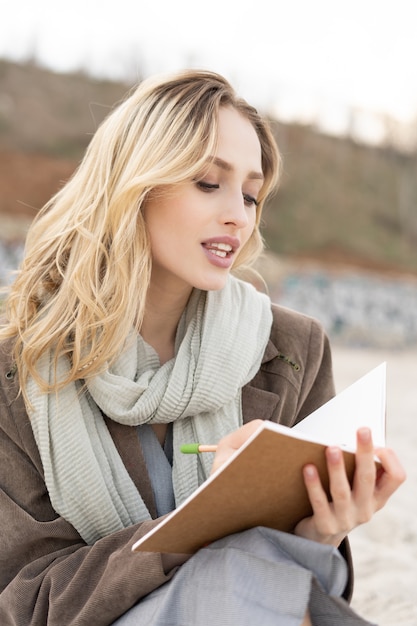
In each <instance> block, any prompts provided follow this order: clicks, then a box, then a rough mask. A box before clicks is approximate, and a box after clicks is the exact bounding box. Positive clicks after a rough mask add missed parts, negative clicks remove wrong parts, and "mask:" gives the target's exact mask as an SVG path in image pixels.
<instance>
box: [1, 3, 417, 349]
mask: <svg viewBox="0 0 417 626" xmlns="http://www.w3.org/2000/svg"><path fill="white" fill-rule="evenodd" d="M3 4H4V6H3V9H4V10H3V11H2V19H1V21H0V282H2V283H5V282H7V281H9V280H10V279H11V278H10V272H9V270H10V269H12V268H14V266H15V265H16V264H17V263H18V260H19V259H20V257H21V254H22V247H23V240H24V234H25V231H26V229H27V226H28V223H29V222H30V220H31V219H32V218H33V216H34V215H35V213H36V211H37V210H38V209H39V207H41V206H42V205H43V203H44V202H45V201H46V200H47V199H48V198H49V197H50V196H51V195H52V194H53V193H54V192H55V191H56V190H57V189H58V188H59V187H60V186H61V185H62V184H63V182H64V181H65V180H66V179H68V177H69V176H70V174H71V172H72V171H73V170H74V168H75V167H76V165H77V163H78V161H79V160H80V158H81V156H82V154H83V152H84V150H85V147H86V146H87V144H88V142H89V139H90V137H91V135H92V133H94V131H95V129H96V128H97V126H98V124H99V123H100V121H101V120H102V119H103V118H104V116H105V115H106V114H107V113H108V112H109V111H110V109H111V107H112V106H113V105H114V104H115V103H116V102H118V101H119V100H120V99H121V98H122V97H123V96H124V95H125V94H126V92H127V91H128V89H129V88H130V87H131V86H132V85H134V84H135V83H137V82H138V81H140V80H141V79H142V78H144V77H146V76H148V75H150V74H154V73H161V72H166V71H171V70H174V69H180V68H183V67H204V68H207V69H213V70H216V71H219V72H221V73H223V74H224V75H226V77H227V78H229V79H230V80H231V82H232V83H233V84H234V86H235V87H236V88H237V90H238V91H239V92H240V93H241V94H242V95H243V96H244V97H246V98H247V99H248V100H249V101H250V102H251V103H253V104H255V105H256V106H257V107H258V108H259V109H260V110H261V111H262V112H263V113H264V114H266V115H268V116H269V117H270V119H271V121H272V124H273V128H274V132H275V134H276V137H277V141H278V144H279V146H280V149H281V152H282V155H283V160H284V169H283V176H282V182H281V187H280V190H279V192H278V193H277V194H276V196H275V197H274V198H273V199H272V200H271V202H270V203H269V206H268V207H267V210H266V212H265V218H264V224H263V233H264V236H265V240H266V243H267V255H266V256H265V258H264V259H263V260H262V262H261V264H260V269H261V271H262V273H263V274H264V276H265V278H266V280H267V282H268V285H269V288H270V291H271V295H272V297H273V299H274V300H277V301H280V302H281V303H282V304H285V305H287V306H291V307H294V308H297V309H299V310H303V311H305V312H306V313H309V314H311V315H315V316H317V317H319V318H320V319H321V321H322V322H323V324H324V325H325V327H326V329H327V331H328V332H329V334H330V335H331V338H332V339H333V340H334V341H336V342H339V343H342V344H346V343H348V344H349V345H360V346H363V345H372V346H374V345H378V346H382V347H390V348H391V347H392V348H403V347H407V346H410V345H411V344H416V345H417V175H416V174H417V80H416V79H417V69H416V63H415V61H416V59H417V38H416V36H415V20H414V17H415V8H414V7H415V3H414V1H413V0H396V1H394V0H384V2H383V3H381V2H378V1H376V0H375V1H374V0H351V1H349V2H347V1H339V2H332V1H331V0H317V1H315V2H314V3H312V2H309V0H293V1H291V2H283V1H282V0H274V1H273V2H272V1H270V0H258V2H257V3H253V2H249V0H240V1H239V2H237V1H236V2H233V1H230V2H224V1H221V0H212V1H211V2H210V3H208V4H207V5H198V4H196V3H195V2H191V0H177V2H175V3H172V2H167V1H165V2H164V1H161V0H160V1H155V2H153V3H149V2H141V1H135V0H119V1H118V2H117V4H114V3H113V2H110V1H108V0H101V1H100V2H99V1H98V0H83V1H81V0H73V2H71V3H61V2H56V1H52V0H51V1H49V0H39V1H38V2H36V3H32V2H30V0H16V1H15V2H13V3H9V2H7V3H6V2H4V3H3Z"/></svg>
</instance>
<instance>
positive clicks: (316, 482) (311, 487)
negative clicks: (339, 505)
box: [303, 465, 330, 518]
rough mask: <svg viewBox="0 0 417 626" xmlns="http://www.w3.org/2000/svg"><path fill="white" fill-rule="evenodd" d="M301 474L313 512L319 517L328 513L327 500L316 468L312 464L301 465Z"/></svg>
mask: <svg viewBox="0 0 417 626" xmlns="http://www.w3.org/2000/svg"><path fill="white" fill-rule="evenodd" d="M303 476H304V484H305V487H306V489H307V494H308V498H309V500H310V504H311V508H312V509H313V514H314V515H316V516H318V517H320V518H322V517H323V516H327V515H329V513H330V505H329V500H328V497H327V493H326V491H325V490H324V488H323V485H322V484H321V480H320V476H319V473H318V471H317V468H316V467H315V466H314V465H305V466H304V467H303Z"/></svg>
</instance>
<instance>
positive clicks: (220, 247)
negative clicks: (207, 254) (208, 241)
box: [212, 243, 232, 252]
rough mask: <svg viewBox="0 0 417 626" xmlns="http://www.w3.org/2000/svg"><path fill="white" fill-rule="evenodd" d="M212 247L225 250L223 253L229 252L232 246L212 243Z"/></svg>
mask: <svg viewBox="0 0 417 626" xmlns="http://www.w3.org/2000/svg"><path fill="white" fill-rule="evenodd" d="M212 246H214V247H215V248H217V249H218V250H225V252H231V251H232V246H231V245H230V244H229V243H213V244H212Z"/></svg>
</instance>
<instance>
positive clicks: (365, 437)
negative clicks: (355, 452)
mask: <svg viewBox="0 0 417 626" xmlns="http://www.w3.org/2000/svg"><path fill="white" fill-rule="evenodd" d="M358 436H359V439H360V440H361V442H362V443H369V442H370V441H371V437H372V435H371V430H370V429H369V428H360V429H359V430H358Z"/></svg>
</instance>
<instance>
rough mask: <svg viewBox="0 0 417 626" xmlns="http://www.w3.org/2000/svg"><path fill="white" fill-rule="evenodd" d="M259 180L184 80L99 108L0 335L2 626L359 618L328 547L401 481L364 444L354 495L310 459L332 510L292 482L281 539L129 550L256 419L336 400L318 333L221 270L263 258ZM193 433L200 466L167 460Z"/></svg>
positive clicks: (248, 113)
mask: <svg viewBox="0 0 417 626" xmlns="http://www.w3.org/2000/svg"><path fill="white" fill-rule="evenodd" d="M278 169H279V155H278V151H277V148H276V145H275V142H274V139H273V136H272V134H271V131H270V130H269V128H268V125H267V123H266V122H265V121H264V120H262V119H261V118H260V116H259V115H258V113H257V112H256V111H255V110H254V109H253V108H252V107H250V106H249V105H248V104H247V103H246V102H244V101H243V100H241V99H239V98H238V97H237V96H236V95H235V93H234V92H233V90H232V88H231V87H230V85H229V84H228V83H227V82H226V81H225V80H224V79H223V78H222V77H221V76H218V75H217V74H214V73H211V72H199V71H189V72H183V73H180V74H178V75H174V76H171V77H165V78H162V79H161V78H158V79H156V80H148V81H145V82H144V83H142V84H141V85H140V86H139V87H138V88H137V89H136V90H135V91H133V93H132V94H131V95H130V97H128V98H127V99H126V101H125V102H124V103H122V104H121V105H120V106H119V107H118V108H116V109H115V110H114V111H113V112H112V113H111V115H110V116H109V117H108V118H107V120H106V121H105V122H104V123H103V124H102V126H101V127H100V128H99V129H98V131H97V133H96V134H95V136H94V138H93V140H92V141H91V144H90V146H89V148H88V150H87V152H86V155H85V158H84V159H83V161H82V163H81V164H80V166H79V168H78V170H77V171H76V173H75V174H74V176H73V177H72V179H71V180H70V181H69V182H68V183H67V184H66V185H65V186H64V187H63V189H62V190H61V191H60V192H59V193H58V194H57V195H56V196H55V197H54V198H53V199H52V200H51V201H50V202H49V203H48V204H47V205H46V207H45V208H44V209H43V210H42V211H41V213H40V214H39V216H38V217H37V219H36V220H35V222H34V223H33V225H32V228H31V230H30V232H29V235H28V238H27V246H26V256H25V259H24V261H23V264H22V266H21V268H20V271H19V274H18V276H17V279H16V281H15V283H14V285H13V286H12V287H11V288H10V293H9V296H8V300H7V320H6V322H5V323H4V325H3V327H2V330H1V335H0V338H1V339H2V343H1V374H0V375H1V395H0V398H1V399H0V426H1V428H0V437H1V438H0V451H1V452H0V453H1V460H0V485H1V492H0V494H1V495H0V498H1V502H0V519H1V527H2V529H3V535H4V540H3V541H2V547H1V573H0V578H1V590H2V592H1V595H0V622H1V623H2V624H19V625H23V624H24V625H25V626H27V625H28V624H36V625H38V624H39V625H41V624H59V625H62V624H65V625H69V624H97V625H105V624H111V623H119V624H135V623H137V624H139V623H144V624H145V623H146V624H149V623H151V624H155V625H158V624H178V625H181V626H184V625H185V624H193V626H196V625H199V624H211V623H217V622H220V623H227V624H240V625H242V624H252V623H253V620H254V619H258V620H259V621H260V622H261V623H262V624H263V625H264V626H265V625H268V624H304V625H305V624H311V623H313V624H314V623H320V624H321V625H323V624H327V623H329V624H332V625H334V624H337V623H343V624H363V623H366V622H365V621H364V620H362V619H361V618H360V617H359V616H357V615H356V614H355V613H354V612H353V611H351V609H350V608H349V606H348V603H347V602H346V600H345V599H344V598H349V595H350V589H351V580H352V577H351V572H350V576H348V575H347V569H348V568H347V567H346V564H347V563H348V564H349V556H348V549H347V544H346V540H345V538H346V535H347V533H348V532H349V531H350V530H351V529H352V528H354V527H355V526H356V525H357V524H359V523H362V522H364V521H366V520H367V519H369V518H370V517H371V516H372V514H373V513H374V512H375V511H376V510H378V509H379V508H381V507H382V506H383V505H384V504H385V502H386V501H387V500H388V498H389V497H390V495H391V494H392V493H393V492H394V491H395V490H396V488H397V487H398V486H399V485H400V483H401V482H402V481H403V479H404V473H403V470H402V468H401V465H400V464H399V462H398V460H397V459H396V456H395V455H394V453H393V452H391V451H389V450H385V449H384V450H381V451H379V456H380V458H381V462H382V465H383V468H384V471H383V473H382V474H381V475H378V476H376V475H375V464H374V460H373V458H374V456H373V455H374V450H373V446H372V441H371V437H370V433H369V432H368V431H367V430H366V429H362V430H361V431H359V433H358V452H357V469H356V475H355V482H354V485H353V488H352V489H351V488H350V486H349V484H348V482H347V480H346V474H345V470H344V465H343V459H342V456H341V453H340V450H339V449H337V448H330V449H329V450H328V451H327V458H328V467H329V473H330V479H331V491H332V496H333V499H332V502H331V503H328V502H327V498H326V497H325V494H324V492H323V489H322V487H321V484H320V481H319V478H318V476H317V472H316V471H315V468H314V467H312V466H307V467H306V468H305V483H306V486H307V490H308V493H309V496H310V499H311V503H312V508H313V515H312V516H311V517H309V518H307V519H305V520H302V521H301V522H300V523H299V524H298V525H297V527H296V528H295V529H294V534H287V535H285V534H283V533H278V532H277V531H272V530H270V529H252V530H251V531H247V532H246V533H240V534H237V535H234V536H231V537H226V538H224V539H223V540H221V541H220V542H215V543H214V544H213V545H212V546H208V547H207V548H204V549H203V550H200V551H199V552H198V553H197V554H196V555H194V556H193V557H191V558H190V557H189V556H185V555H168V554H148V553H143V554H133V553H132V552H131V546H132V545H133V543H134V542H136V541H137V540H138V539H139V538H140V537H141V536H143V534H145V533H146V532H147V531H149V530H150V529H151V528H152V527H154V526H155V525H156V524H158V522H159V521H160V518H161V517H162V516H163V515H165V514H166V513H168V512H169V511H170V510H172V509H173V508H174V507H176V506H177V505H178V504H179V503H181V502H182V501H183V500H184V499H185V498H186V497H187V496H188V495H189V494H190V493H192V492H193V490H194V489H195V488H196V487H197V486H198V485H199V484H201V482H202V481H204V480H205V479H206V478H207V476H208V475H209V474H210V472H211V471H213V469H216V468H217V467H218V466H220V465H221V464H222V463H223V462H224V461H225V460H226V459H227V458H229V456H230V455H231V454H232V453H233V451H234V450H235V449H236V448H238V447H239V446H240V445H241V443H242V442H243V441H245V440H246V439H247V437H248V436H249V435H250V434H251V432H253V430H254V429H255V428H256V427H257V426H258V424H259V422H258V419H271V420H273V421H278V422H281V423H283V424H286V425H288V426H292V425H294V424H295V423H296V422H297V421H299V420H301V419H303V418H304V417H305V416H306V415H308V414H309V413H310V412H311V411H313V410H314V409H315V408H317V407H318V406H320V405H321V404H323V403H324V402H325V401H327V400H328V399H329V398H330V397H331V396H332V395H333V393H334V390H333V382H332V373H331V357H330V351H329V346H328V342H327V338H326V337H325V335H324V333H323V331H322V329H321V327H320V325H319V324H318V323H317V322H315V321H314V320H312V319H309V318H307V317H304V316H302V315H299V314H296V313H294V312H291V311H288V310H284V309H281V308H280V307H277V306H275V305H271V303H270V301H269V299H268V298H267V296H266V295H264V294H261V293H260V292H258V291H257V290H256V289H255V288H254V287H253V286H252V285H249V284H248V283H245V282H243V281H241V280H238V279H236V278H234V277H232V276H231V271H232V270H235V271H239V272H242V271H243V272H244V268H245V266H250V264H251V263H252V262H253V261H254V260H255V259H256V258H257V256H258V255H259V253H260V252H261V250H262V240H261V236H260V233H259V223H260V219H261V211H262V207H263V205H264V203H265V200H266V198H267V196H268V195H269V193H270V192H272V191H273V190H274V188H275V187H276V183H277V178H278ZM199 440H200V441H209V442H213V441H218V442H219V445H218V451H217V453H216V455H215V456H214V459H213V458H211V457H210V456H209V455H201V456H199V457H198V459H197V457H195V456H194V455H191V456H187V455H181V454H180V453H179V447H180V445H181V443H183V442H190V441H199ZM242 554H243V555H244V558H243V562H242V561H241V558H240V557H239V556H238V555H242ZM345 559H346V560H345ZM165 583H166V584H165ZM216 585H217V587H216ZM190 588H192V589H194V590H195V595H193V596H192V597H190V593H189V590H190ZM217 588H220V589H221V595H220V596H219V595H218V592H217V591H216V589H217ZM255 590H256V592H255ZM254 593H255V595H253V594H254ZM233 598H235V599H236V598H237V600H235V601H234V600H233ZM208 611H209V612H208ZM119 618H120V620H119ZM317 620H319V621H317ZM326 620H327V621H326Z"/></svg>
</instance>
